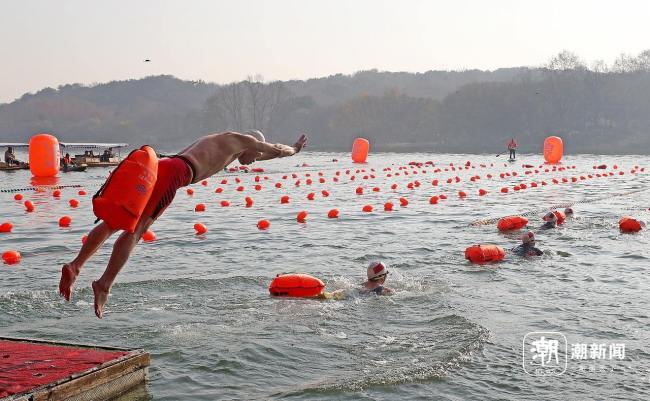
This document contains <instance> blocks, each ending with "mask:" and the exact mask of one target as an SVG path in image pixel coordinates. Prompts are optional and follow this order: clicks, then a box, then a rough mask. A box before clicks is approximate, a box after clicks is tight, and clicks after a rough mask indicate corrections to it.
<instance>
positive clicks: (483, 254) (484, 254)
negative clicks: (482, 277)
mask: <svg viewBox="0 0 650 401" xmlns="http://www.w3.org/2000/svg"><path fill="white" fill-rule="evenodd" d="M505 256H506V252H505V251H504V250H503V248H501V247H500V246H496V245H473V246H470V247H469V248H467V249H465V259H467V260H469V261H470V262H472V263H488V262H498V261H500V260H502V259H503V258H504V257H505Z"/></svg>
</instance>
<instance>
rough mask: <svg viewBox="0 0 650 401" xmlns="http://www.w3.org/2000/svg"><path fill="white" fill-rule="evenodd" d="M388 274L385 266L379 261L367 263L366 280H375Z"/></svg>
mask: <svg viewBox="0 0 650 401" xmlns="http://www.w3.org/2000/svg"><path fill="white" fill-rule="evenodd" d="M387 274H388V270H386V266H384V264H383V263H381V262H378V261H376V262H370V264H369V265H368V280H375V279H379V278H381V277H384V276H386V275H387Z"/></svg>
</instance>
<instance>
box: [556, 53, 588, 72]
mask: <svg viewBox="0 0 650 401" xmlns="http://www.w3.org/2000/svg"><path fill="white" fill-rule="evenodd" d="M547 68H548V69H550V70H555V71H570V70H584V69H586V67H585V63H584V62H583V61H582V60H580V58H579V57H578V55H577V54H575V53H573V52H570V51H568V50H562V51H561V52H560V53H559V54H558V55H557V56H555V57H553V58H552V59H551V60H550V61H549V62H548V65H547Z"/></svg>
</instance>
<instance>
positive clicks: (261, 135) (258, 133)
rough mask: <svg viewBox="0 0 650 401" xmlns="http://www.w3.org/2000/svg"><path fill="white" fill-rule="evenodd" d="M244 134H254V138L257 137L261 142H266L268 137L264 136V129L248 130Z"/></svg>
mask: <svg viewBox="0 0 650 401" xmlns="http://www.w3.org/2000/svg"><path fill="white" fill-rule="evenodd" d="M244 135H248V136H252V137H253V138H255V139H257V140H258V141H260V142H266V138H264V134H262V131H260V130H257V129H251V130H248V131H246V132H244Z"/></svg>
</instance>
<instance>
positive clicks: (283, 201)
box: [280, 195, 289, 204]
mask: <svg viewBox="0 0 650 401" xmlns="http://www.w3.org/2000/svg"><path fill="white" fill-rule="evenodd" d="M280 203H282V204H284V203H289V196H287V195H284V196H283V197H281V198H280Z"/></svg>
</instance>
